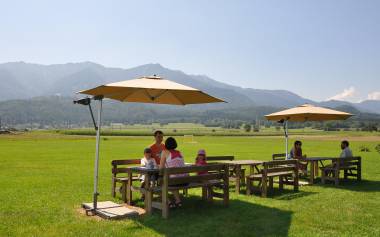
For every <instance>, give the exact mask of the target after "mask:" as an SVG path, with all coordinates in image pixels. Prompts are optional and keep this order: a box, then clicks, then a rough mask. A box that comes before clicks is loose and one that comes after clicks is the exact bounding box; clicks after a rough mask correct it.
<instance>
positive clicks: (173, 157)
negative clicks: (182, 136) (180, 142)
mask: <svg viewBox="0 0 380 237" xmlns="http://www.w3.org/2000/svg"><path fill="white" fill-rule="evenodd" d="M176 148H177V141H176V140H175V139H174V138H173V137H168V138H167V139H166V141H165V150H163V151H162V153H161V162H160V166H159V167H160V169H162V168H171V167H183V166H185V160H184V158H183V156H182V154H181V152H180V151H178V150H176ZM183 176H188V174H172V175H170V177H183ZM173 186H176V187H178V186H185V185H184V184H181V185H173ZM172 193H173V195H174V198H175V202H174V203H173V202H169V208H174V207H182V201H181V198H180V196H179V191H178V190H174V191H172Z"/></svg>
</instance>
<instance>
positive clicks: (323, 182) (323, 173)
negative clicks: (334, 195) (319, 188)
mask: <svg viewBox="0 0 380 237" xmlns="http://www.w3.org/2000/svg"><path fill="white" fill-rule="evenodd" d="M321 172H322V177H321V181H322V184H325V183H326V171H325V170H322V171H321Z"/></svg>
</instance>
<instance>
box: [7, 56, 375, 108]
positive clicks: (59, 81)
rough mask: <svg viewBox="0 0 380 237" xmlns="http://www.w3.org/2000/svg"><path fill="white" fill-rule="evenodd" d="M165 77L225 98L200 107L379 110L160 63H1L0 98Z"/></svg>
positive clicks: (371, 103)
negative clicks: (238, 82) (223, 79)
mask: <svg viewBox="0 0 380 237" xmlns="http://www.w3.org/2000/svg"><path fill="white" fill-rule="evenodd" d="M153 74H156V75H160V76H162V77H164V78H167V79H170V80H173V81H175V82H178V83H182V84H185V85H188V86H192V87H195V88H198V89H201V90H203V91H205V92H207V93H210V94H212V95H214V96H216V97H220V98H223V99H225V100H226V101H228V102H229V103H228V104H224V105H206V106H203V107H202V108H207V109H210V108H219V109H220V108H232V107H237V106H252V105H254V106H270V107H292V106H297V105H300V104H304V103H311V104H316V105H322V106H327V107H337V106H339V105H350V106H353V107H355V108H357V109H359V110H360V111H363V112H371V113H379V111H380V101H363V102H361V103H350V102H345V101H322V102H317V101H313V100H310V99H307V98H303V97H301V96H299V95H297V94H295V93H293V92H291V91H287V90H265V89H254V88H243V87H239V86H236V85H230V84H227V83H223V82H219V81H217V80H215V79H212V78H210V77H208V76H206V75H200V74H186V73H184V72H182V71H180V70H172V69H168V68H165V67H164V66H162V65H161V64H159V63H149V64H144V65H140V66H136V67H132V68H129V69H124V68H117V67H105V66H103V65H101V64H98V63H94V62H90V61H86V62H79V63H66V64H50V65H43V64H35V63H26V62H8V63H3V64H0V81H1V82H5V83H1V84H0V90H2V91H3V96H2V97H1V98H0V101H4V100H9V99H30V98H32V97H37V96H50V95H62V96H71V97H75V96H76V94H75V93H76V92H77V91H80V90H83V89H87V88H91V87H95V86H98V85H99V84H106V83H110V82H115V81H122V80H128V79H133V78H136V77H141V76H146V75H153Z"/></svg>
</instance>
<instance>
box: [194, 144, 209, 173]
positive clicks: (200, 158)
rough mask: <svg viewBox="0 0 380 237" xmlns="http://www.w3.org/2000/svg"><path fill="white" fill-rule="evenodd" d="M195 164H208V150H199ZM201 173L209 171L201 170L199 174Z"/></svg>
mask: <svg viewBox="0 0 380 237" xmlns="http://www.w3.org/2000/svg"><path fill="white" fill-rule="evenodd" d="M195 165H196V166H203V165H207V158H206V151H205V150H203V149H201V150H199V151H198V154H197V157H196V158H195ZM200 174H207V171H201V172H198V175H200Z"/></svg>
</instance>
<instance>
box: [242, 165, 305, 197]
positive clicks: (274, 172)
mask: <svg viewBox="0 0 380 237" xmlns="http://www.w3.org/2000/svg"><path fill="white" fill-rule="evenodd" d="M289 176H292V180H289V179H288V177H289ZM275 177H278V178H279V188H280V190H282V189H283V186H284V184H288V185H293V187H294V191H298V185H299V184H298V160H294V159H292V160H276V161H267V162H264V163H263V169H262V170H260V172H259V173H258V174H252V175H248V176H247V177H246V179H247V195H250V194H251V192H252V191H253V190H254V189H255V187H254V185H253V184H254V181H258V182H259V184H258V186H257V187H256V190H257V191H259V192H260V193H261V196H262V197H266V196H267V192H268V183H269V189H271V190H273V179H274V178H275Z"/></svg>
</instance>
